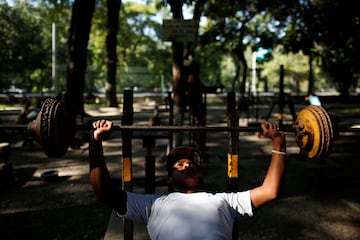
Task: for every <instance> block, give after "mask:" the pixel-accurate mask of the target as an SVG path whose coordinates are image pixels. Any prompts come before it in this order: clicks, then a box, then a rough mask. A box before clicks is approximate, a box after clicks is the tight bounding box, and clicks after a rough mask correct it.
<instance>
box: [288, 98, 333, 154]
mask: <svg viewBox="0 0 360 240" xmlns="http://www.w3.org/2000/svg"><path fill="white" fill-rule="evenodd" d="M294 127H295V129H296V130H297V133H296V142H297V144H298V146H299V147H300V153H301V154H302V155H303V156H305V157H306V158H308V159H318V158H325V157H327V156H328V155H329V154H330V151H331V150H332V145H333V128H332V123H331V119H330V117H329V115H328V114H327V112H326V111H325V109H323V108H322V107H321V106H314V105H310V106H308V107H306V108H304V109H302V110H301V111H300V112H299V114H298V116H297V119H296V122H295V125H294Z"/></svg>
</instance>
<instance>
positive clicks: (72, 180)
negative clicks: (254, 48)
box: [0, 107, 360, 240]
mask: <svg viewBox="0 0 360 240" xmlns="http://www.w3.org/2000/svg"><path fill="white" fill-rule="evenodd" d="M116 111H117V110H115V114H114V112H113V110H111V111H110V110H109V109H106V110H104V109H103V110H102V111H101V112H99V111H92V110H89V111H88V113H89V114H92V115H93V116H94V117H99V118H100V117H105V118H112V119H113V120H114V121H115V123H120V113H119V115H116ZM151 113H152V108H151V107H150V108H143V109H140V110H139V109H138V110H137V111H136V112H135V118H136V117H137V116H138V123H145V122H147V121H148V118H149V116H151ZM208 116H209V118H208V123H209V125H211V124H213V125H224V124H225V122H226V121H225V118H224V117H223V116H225V110H224V108H216V107H214V108H211V110H209V112H208ZM357 120H359V119H357ZM165 121H166V120H165ZM245 124H246V123H245ZM186 136H187V134H185V138H186ZM77 137H79V138H80V139H82V140H83V145H82V146H81V147H80V148H79V149H72V148H69V150H68V152H67V154H66V155H64V156H63V157H61V158H56V159H49V158H48V157H47V156H46V155H45V154H44V153H43V152H42V149H41V146H40V145H39V144H37V143H36V142H34V143H33V145H31V144H27V145H26V146H23V144H22V142H21V141H14V143H13V144H12V146H11V153H10V155H9V157H8V159H7V161H8V162H9V163H11V164H12V166H13V170H14V177H15V178H14V183H13V184H6V185H4V184H3V185H1V189H0V239H8V240H10V239H69V240H70V239H71V240H72V239H74V240H75V239H104V236H105V235H106V231H107V226H108V223H109V219H110V215H111V210H110V209H107V208H105V207H103V206H102V205H101V204H99V203H98V202H97V201H96V199H95V197H94V195H93V192H92V189H91V186H90V184H89V180H88V163H87V156H88V151H87V147H88V146H87V143H86V133H84V132H78V133H77ZM287 137H288V141H287V142H288V152H289V153H290V157H289V159H288V163H287V170H286V177H285V181H284V186H283V189H282V191H281V196H280V198H279V199H278V200H277V201H275V202H273V203H271V204H269V205H267V206H265V207H263V208H261V209H259V210H258V211H257V212H256V215H255V216H254V217H253V218H244V219H241V220H240V221H239V224H238V232H239V238H240V239H250V240H251V239H324V240H325V239H342V240H343V239H348V240H353V239H354V240H356V239H360V188H359V183H360V175H359V171H360V161H359V159H360V158H359V155H360V153H359V151H358V146H359V143H360V134H359V133H341V134H340V135H338V136H336V139H335V144H334V148H333V151H332V153H331V155H330V156H329V157H328V158H327V159H325V160H324V161H319V160H316V161H312V162H311V161H308V160H303V159H301V158H299V156H298V148H297V146H296V144H295V143H294V141H293V139H292V138H293V136H292V134H291V133H289V134H288V136H287ZM207 140H208V141H207V147H208V151H207V153H208V155H209V158H208V159H206V160H205V161H204V164H203V167H202V172H203V176H204V189H206V190H209V191H226V189H227V177H226V176H227V175H226V174H227V148H228V146H227V134H226V133H209V134H207ZM121 147H122V146H121V134H120V133H119V132H114V133H113V135H112V136H111V138H109V139H108V140H106V141H105V142H104V149H105V153H106V160H107V162H108V167H109V170H110V172H111V174H112V176H113V178H114V181H116V183H119V182H120V180H119V179H120V176H121V164H120V160H121V155H122V152H121ZM166 150H167V141H166V140H157V141H156V147H155V148H154V149H153V154H154V155H155V156H156V176H157V177H156V180H157V181H156V182H157V190H156V191H162V190H164V189H166V184H165V181H164V179H165V176H166V174H165V172H164V168H163V167H164V162H163V156H164V155H165V153H166ZM270 150H271V146H270V145H269V141H268V139H264V138H262V137H258V136H257V135H255V134H254V133H241V134H240V155H239V157H240V170H239V176H240V179H239V189H247V188H249V187H252V186H255V185H257V184H259V182H260V181H261V179H262V178H263V176H264V174H265V170H266V167H267V164H268V163H269V152H270ZM145 154H146V149H144V148H143V147H142V141H141V140H139V139H135V140H133V178H134V191H139V192H142V191H143V186H144V181H143V176H144V156H145ZM50 170H57V171H58V176H59V177H58V178H57V179H53V180H52V181H44V179H42V177H41V174H42V173H44V172H46V171H50ZM134 239H137V238H136V236H135V237H134Z"/></svg>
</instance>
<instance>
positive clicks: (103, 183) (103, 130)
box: [89, 120, 126, 214]
mask: <svg viewBox="0 0 360 240" xmlns="http://www.w3.org/2000/svg"><path fill="white" fill-rule="evenodd" d="M93 127H94V129H95V130H94V131H93V133H92V136H91V138H90V142H89V167H90V183H91V185H92V187H93V190H94V193H95V195H96V198H97V199H98V200H99V201H100V202H101V203H103V204H104V205H106V206H108V207H110V208H112V209H113V210H115V211H117V212H118V213H120V214H125V213H126V192H125V191H123V190H120V189H117V188H116V187H115V186H114V185H113V184H112V182H111V178H110V174H109V171H108V169H107V166H106V163H105V160H104V152H103V147H102V139H103V137H105V136H107V135H109V134H110V132H111V127H112V122H110V121H105V120H98V121H96V122H94V123H93Z"/></svg>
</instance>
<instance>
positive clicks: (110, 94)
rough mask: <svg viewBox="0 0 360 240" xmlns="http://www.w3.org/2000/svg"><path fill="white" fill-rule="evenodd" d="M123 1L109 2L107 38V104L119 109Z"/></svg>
mask: <svg viewBox="0 0 360 240" xmlns="http://www.w3.org/2000/svg"><path fill="white" fill-rule="evenodd" d="M120 5H121V0H107V36H106V66H107V72H106V88H105V103H106V106H108V107H118V102H117V98H116V65H117V54H116V45H117V33H118V28H119V11H120Z"/></svg>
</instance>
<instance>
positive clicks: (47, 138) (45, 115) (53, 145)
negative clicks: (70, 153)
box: [36, 98, 75, 158]
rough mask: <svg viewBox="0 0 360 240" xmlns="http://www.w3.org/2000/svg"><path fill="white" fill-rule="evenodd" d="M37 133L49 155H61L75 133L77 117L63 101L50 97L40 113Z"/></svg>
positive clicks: (65, 150)
mask: <svg viewBox="0 0 360 240" xmlns="http://www.w3.org/2000/svg"><path fill="white" fill-rule="evenodd" d="M38 118H39V119H37V120H36V122H37V125H38V126H37V127H36V128H37V131H38V132H37V135H38V139H39V142H40V144H41V145H42V147H43V150H44V152H45V154H46V155H47V156H48V157H54V158H55V157H61V156H63V155H64V154H65V153H66V152H67V149H68V147H69V145H70V142H71V141H72V139H73V137H74V134H75V118H74V117H73V115H72V114H71V112H70V111H69V110H68V108H67V107H66V106H65V103H64V102H63V101H60V100H57V99H54V98H48V99H46V100H45V101H44V103H43V105H42V107H41V111H40V113H39V114H38Z"/></svg>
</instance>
